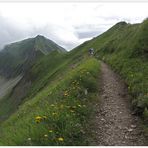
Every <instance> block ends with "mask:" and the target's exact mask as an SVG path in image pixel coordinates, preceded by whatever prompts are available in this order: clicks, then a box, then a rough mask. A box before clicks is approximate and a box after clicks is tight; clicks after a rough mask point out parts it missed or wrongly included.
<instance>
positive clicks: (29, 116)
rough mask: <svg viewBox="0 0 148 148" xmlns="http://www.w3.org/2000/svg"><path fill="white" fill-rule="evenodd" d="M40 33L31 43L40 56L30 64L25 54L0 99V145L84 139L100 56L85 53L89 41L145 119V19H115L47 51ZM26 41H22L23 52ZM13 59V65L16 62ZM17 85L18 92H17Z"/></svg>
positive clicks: (87, 138)
mask: <svg viewBox="0 0 148 148" xmlns="http://www.w3.org/2000/svg"><path fill="white" fill-rule="evenodd" d="M42 39H43V38H42ZM42 39H41V38H40V36H39V39H38V37H36V43H38V45H37V44H34V45H35V46H34V47H36V50H37V51H40V50H41V52H37V54H38V53H39V55H38V57H39V58H37V60H35V61H34V63H32V64H31V65H30V67H29V68H28V67H27V68H26V65H27V64H28V62H30V61H29V60H28V61H27V63H25V64H24V63H23V67H25V68H26V69H27V70H26V71H25V72H24V73H23V74H24V75H23V79H22V80H21V82H20V83H19V84H18V85H17V86H16V87H15V88H14V89H13V90H12V92H10V94H8V96H5V98H3V99H2V100H1V101H0V115H1V116H3V115H4V116H7V118H8V119H7V120H5V121H3V122H2V123H1V127H0V130H1V133H0V145H89V141H90V139H91V138H92V137H91V134H90V133H89V130H88V128H89V127H88V122H89V119H90V118H89V117H90V116H91V115H92V114H93V107H92V106H93V105H92V104H93V103H94V102H95V98H96V94H97V93H98V88H99V87H98V85H99V84H98V82H99V73H100V64H99V62H98V61H97V60H96V59H95V58H92V57H89V56H88V49H89V48H91V47H93V48H94V49H95V57H96V58H98V59H101V60H103V61H105V62H107V63H108V64H109V65H111V66H112V68H113V69H114V70H115V71H117V72H118V73H119V74H120V75H121V76H122V77H123V79H124V80H125V82H126V84H127V85H128V90H129V93H130V94H131V95H132V96H133V97H132V103H133V108H134V109H135V111H136V113H138V114H140V115H142V117H144V119H145V120H148V66H147V65H148V60H147V59H148V43H147V40H148V20H145V21H144V22H143V23H141V24H133V25H131V24H127V23H125V22H120V23H118V24H116V25H115V26H113V27H112V28H111V29H109V30H108V31H106V32H105V33H103V34H102V35H100V36H98V37H96V38H94V39H92V40H90V41H87V42H85V43H83V44H82V45H80V46H78V47H76V48H75V49H73V50H72V51H71V52H68V53H65V52H64V51H63V50H62V49H61V50H60V52H59V50H54V51H53V50H52V51H51V52H50V54H48V55H46V51H47V50H45V48H44V47H47V44H46V45H45V46H44V43H43V42H42ZM30 40H31V39H28V41H30ZM28 41H27V42H28ZM15 45H16V44H15ZM27 46H29V47H32V46H31V43H30V44H29V45H28V44H27ZM29 47H26V49H27V50H26V49H25V47H24V46H23V49H24V50H23V49H22V51H23V53H22V54H23V55H24V53H29V52H30V50H29ZM15 49H16V48H15ZM18 49H19V48H18ZM31 49H32V48H31ZM14 53H15V52H14ZM16 53H17V52H16ZM41 53H43V54H45V55H46V56H43V54H42V56H40V54H41ZM0 56H1V54H0ZM13 56H14V55H13ZM8 59H9V58H8ZM10 59H11V58H10ZM14 59H15V57H14ZM17 60H18V59H17ZM21 60H22V59H21ZM12 61H13V59H12ZM22 61H23V60H22ZM15 62H16V61H15V60H14V61H13V62H12V64H13V66H12V67H15V66H16V63H17V64H18V63H19V64H20V63H21V62H16V63H15ZM0 63H1V62H0ZM20 65H22V63H21V64H20ZM16 67H18V65H17V66H16ZM12 71H13V68H12ZM28 83H29V85H27V86H26V84H28ZM20 89H23V92H25V94H24V95H23V96H21V94H18V93H16V92H19V91H16V90H20ZM16 94H17V95H16ZM1 105H2V106H3V107H2V106H1Z"/></svg>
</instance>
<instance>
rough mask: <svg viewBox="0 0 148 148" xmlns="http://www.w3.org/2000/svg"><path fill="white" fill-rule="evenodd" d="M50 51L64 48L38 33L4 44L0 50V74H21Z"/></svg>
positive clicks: (60, 50) (8, 75)
mask: <svg viewBox="0 0 148 148" xmlns="http://www.w3.org/2000/svg"><path fill="white" fill-rule="evenodd" d="M52 51H58V52H59V53H65V52H66V50H65V49H64V48H62V47H60V46H59V45H57V44H56V43H54V42H53V41H51V40H49V39H47V38H45V37H43V36H40V35H38V36H36V37H35V38H29V39H25V40H23V41H19V42H16V43H12V44H9V45H6V46H5V47H4V49H3V50H2V51H1V52H0V74H1V75H3V76H4V77H8V78H10V77H15V76H17V75H19V74H22V73H24V72H26V71H28V69H29V68H30V67H31V66H32V65H33V64H34V63H35V61H37V60H38V59H39V58H41V57H42V56H44V55H47V54H49V53H50V52H52Z"/></svg>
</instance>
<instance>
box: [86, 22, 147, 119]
mask: <svg viewBox="0 0 148 148" xmlns="http://www.w3.org/2000/svg"><path fill="white" fill-rule="evenodd" d="M88 45H90V46H92V47H94V49H95V51H96V53H95V56H96V57H97V58H99V59H102V60H104V61H105V62H107V63H108V64H109V65H111V66H112V68H113V69H114V70H115V71H117V72H118V73H119V74H120V75H121V76H122V77H123V79H124V80H125V82H126V84H127V85H128V89H129V92H130V94H131V95H132V96H133V98H132V104H133V107H134V110H135V113H137V114H140V115H144V116H145V120H148V20H145V21H144V22H143V23H141V24H127V23H125V22H120V23H117V24H116V25H115V26H113V27H112V28H111V29H109V30H108V31H107V32H105V33H103V34H102V35H100V36H98V37H96V38H94V39H93V40H91V41H89V42H88Z"/></svg>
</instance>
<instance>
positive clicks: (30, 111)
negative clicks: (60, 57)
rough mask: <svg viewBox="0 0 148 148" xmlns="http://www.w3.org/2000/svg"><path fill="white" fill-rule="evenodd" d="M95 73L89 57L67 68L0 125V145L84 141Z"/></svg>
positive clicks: (93, 89) (85, 142) (77, 143)
mask: <svg viewBox="0 0 148 148" xmlns="http://www.w3.org/2000/svg"><path fill="white" fill-rule="evenodd" d="M81 62H82V61H81ZM98 73H99V63H98V61H97V60H95V59H93V58H92V59H90V60H88V59H84V60H83V62H82V63H81V64H80V65H79V66H76V67H75V68H73V69H71V68H69V70H68V71H67V73H66V76H65V75H63V76H62V79H60V80H59V79H57V80H55V81H54V84H52V85H47V86H46V87H45V88H44V89H43V90H41V91H40V92H38V93H37V94H36V95H35V96H34V97H33V98H32V99H31V100H28V101H26V102H25V103H24V104H23V105H22V106H20V107H19V110H18V111H17V112H16V113H15V114H14V115H12V116H11V117H10V118H9V119H8V120H7V121H5V122H4V123H3V124H2V125H1V135H0V145H88V141H87V138H88V137H89V135H87V133H86V132H85V131H86V128H87V127H86V126H87V124H86V123H87V122H88V120H89V116H90V114H91V113H92V108H91V102H92V101H93V98H94V95H95V94H96V92H97V79H98ZM60 76H61V75H60V73H59V75H58V77H60Z"/></svg>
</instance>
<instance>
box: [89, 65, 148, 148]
mask: <svg viewBox="0 0 148 148" xmlns="http://www.w3.org/2000/svg"><path fill="white" fill-rule="evenodd" d="M101 70H102V76H101V77H102V80H101V81H102V82H101V83H102V85H101V86H102V90H101V98H100V101H99V102H98V103H97V104H96V105H95V108H96V116H95V117H94V119H93V121H92V124H93V127H94V129H93V134H94V135H95V139H94V142H93V145H103V146H114V145H116V146H122V145H126V146H139V145H141V146H143V145H147V144H146V138H145V137H144V134H143V131H142V127H141V125H142V124H141V120H140V119H139V118H138V117H137V116H135V115H133V113H132V111H131V105H130V104H131V103H130V96H129V95H128V93H127V92H128V91H127V88H126V86H125V84H124V82H123V81H122V80H121V79H120V77H119V76H118V75H117V74H115V73H114V72H113V71H112V70H111V69H110V68H109V67H108V66H107V65H106V64H105V63H103V62H102V63H101Z"/></svg>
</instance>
